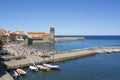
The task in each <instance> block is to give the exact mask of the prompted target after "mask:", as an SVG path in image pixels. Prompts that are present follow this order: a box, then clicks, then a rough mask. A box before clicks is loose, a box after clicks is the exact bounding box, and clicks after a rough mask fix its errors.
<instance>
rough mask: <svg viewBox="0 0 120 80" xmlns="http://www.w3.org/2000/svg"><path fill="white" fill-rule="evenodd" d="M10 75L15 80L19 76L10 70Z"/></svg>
mask: <svg viewBox="0 0 120 80" xmlns="http://www.w3.org/2000/svg"><path fill="white" fill-rule="evenodd" d="M10 74H11V75H12V76H13V77H15V78H17V77H18V76H19V74H18V73H17V72H16V71H15V70H10Z"/></svg>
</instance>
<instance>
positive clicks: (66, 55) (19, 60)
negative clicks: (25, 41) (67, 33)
mask: <svg viewBox="0 0 120 80" xmlns="http://www.w3.org/2000/svg"><path fill="white" fill-rule="evenodd" d="M99 51H118V52H120V46H118V47H114V46H113V47H95V48H84V49H76V50H72V51H61V52H57V53H55V54H52V55H51V56H50V57H47V58H43V57H40V56H38V55H34V54H32V55H26V56H25V57H22V56H19V57H16V56H17V55H15V56H13V55H10V56H11V57H8V56H7V57H5V56H4V55H3V56H4V57H3V56H1V58H3V60H4V61H2V60H1V61H0V62H1V64H2V65H3V66H4V67H5V68H6V69H14V68H18V67H25V66H29V65H31V64H33V62H34V63H43V62H60V61H65V60H70V59H74V58H80V57H86V56H90V55H96V53H97V52H99ZM14 57H15V58H14ZM5 58H6V59H5ZM7 58H8V59H7ZM30 59H31V60H32V62H31V60H30ZM4 72H5V71H4ZM3 76H6V77H5V78H4V79H2V78H0V80H13V79H11V77H10V75H9V74H8V73H7V74H4V75H3ZM8 78H9V79H8Z"/></svg>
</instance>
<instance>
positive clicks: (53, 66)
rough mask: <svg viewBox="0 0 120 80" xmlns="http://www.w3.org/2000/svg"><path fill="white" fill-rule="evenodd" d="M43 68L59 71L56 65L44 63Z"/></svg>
mask: <svg viewBox="0 0 120 80" xmlns="http://www.w3.org/2000/svg"><path fill="white" fill-rule="evenodd" d="M43 66H45V67H49V68H50V69H56V70H59V69H60V67H59V66H58V65H53V64H46V63H44V64H43Z"/></svg>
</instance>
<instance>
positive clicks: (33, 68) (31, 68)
mask: <svg viewBox="0 0 120 80" xmlns="http://www.w3.org/2000/svg"><path fill="white" fill-rule="evenodd" d="M29 69H30V70H34V71H38V68H37V67H36V66H29Z"/></svg>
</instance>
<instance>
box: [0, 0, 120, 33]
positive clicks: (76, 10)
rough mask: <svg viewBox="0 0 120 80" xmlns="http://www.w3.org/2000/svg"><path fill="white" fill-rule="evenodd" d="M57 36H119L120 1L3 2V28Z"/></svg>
mask: <svg viewBox="0 0 120 80" xmlns="http://www.w3.org/2000/svg"><path fill="white" fill-rule="evenodd" d="M51 25H54V27H55V34H56V35H120V0H0V28H3V29H6V30H12V31H15V30H17V29H23V30H24V31H25V33H27V32H29V31H40V32H47V33H49V28H50V26H51Z"/></svg>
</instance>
